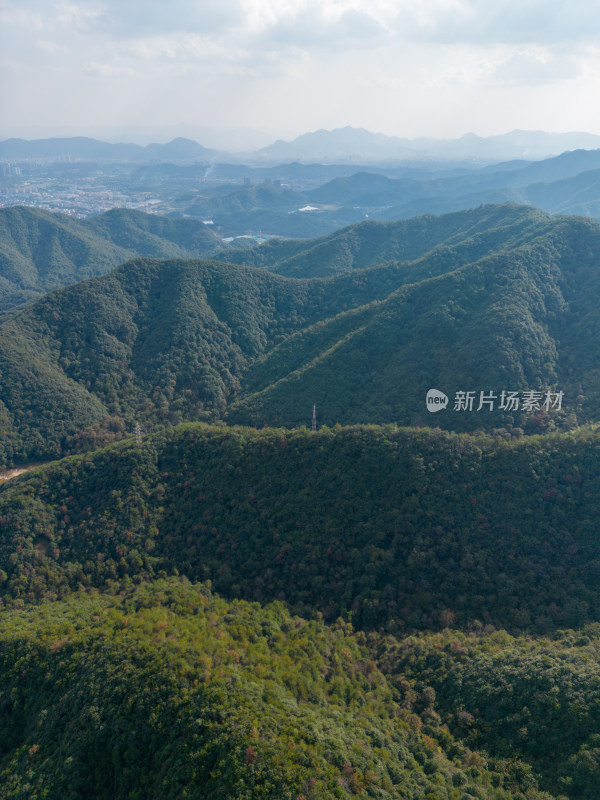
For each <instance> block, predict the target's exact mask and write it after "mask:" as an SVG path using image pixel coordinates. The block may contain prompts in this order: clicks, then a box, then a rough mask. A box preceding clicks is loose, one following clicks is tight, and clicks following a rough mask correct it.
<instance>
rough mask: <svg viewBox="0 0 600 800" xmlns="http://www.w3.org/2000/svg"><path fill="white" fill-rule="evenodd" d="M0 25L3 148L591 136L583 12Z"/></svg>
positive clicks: (46, 0)
mask: <svg viewBox="0 0 600 800" xmlns="http://www.w3.org/2000/svg"><path fill="white" fill-rule="evenodd" d="M0 29H1V30H2V33H1V34H0V37H1V38H0V59H1V65H2V66H1V82H0V102H1V117H0V135H2V136H3V137H4V136H7V135H11V136H24V137H26V138H34V137H41V136H45V135H58V134H60V135H65V134H70V135H74V134H77V133H85V134H88V135H90V134H96V135H98V134H100V133H104V134H112V135H113V138H115V137H116V138H130V139H131V138H133V134H135V135H136V136H137V139H138V140H142V139H143V138H144V134H147V136H148V137H150V138H156V136H155V134H157V133H159V132H160V131H163V130H164V132H165V136H164V137H163V138H164V139H166V138H170V134H174V133H177V132H180V133H181V134H183V135H189V134H190V132H193V130H194V129H198V128H201V127H214V128H227V127H232V128H243V127H247V128H255V129H259V130H262V131H266V132H268V133H269V134H274V135H279V136H284V137H285V138H292V137H293V136H295V135H298V134H300V133H304V132H305V131H309V130H315V129H317V128H335V127H343V126H345V125H352V126H355V127H364V128H368V129H369V130H372V131H381V132H383V133H387V134H394V135H397V136H409V137H414V136H420V135H425V136H435V137H455V136H460V135H462V134H463V133H466V132H467V131H474V132H475V133H478V134H481V135H489V134H493V133H504V132H506V131H509V130H512V129H514V128H522V129H529V130H535V129H544V130H548V131H574V130H580V131H589V132H592V133H599V134H600V103H599V102H598V98H599V97H600V14H598V10H597V6H596V4H595V3H592V2H590V0H570V2H568V3H567V2H566V0H560V2H559V0H65V2H61V1H60V0H59V2H52V0H6V1H4V0H0ZM167 132H168V134H169V135H167Z"/></svg>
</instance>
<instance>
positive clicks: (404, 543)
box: [0, 425, 600, 632]
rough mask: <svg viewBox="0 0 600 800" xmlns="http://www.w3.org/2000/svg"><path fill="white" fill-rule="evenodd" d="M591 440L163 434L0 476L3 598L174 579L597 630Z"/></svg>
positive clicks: (299, 602)
mask: <svg viewBox="0 0 600 800" xmlns="http://www.w3.org/2000/svg"><path fill="white" fill-rule="evenodd" d="M598 447H599V439H598V434H597V431H596V430H590V431H579V432H577V433H575V434H553V435H548V436H545V437H529V438H524V439H522V440H520V441H513V442H512V443H506V442H504V441H503V440H502V439H500V438H498V439H490V438H485V437H466V436H464V435H458V434H447V433H442V432H441V431H439V430H438V431H436V430H433V431H432V430H424V431H421V432H417V431H414V430H410V429H396V428H393V427H390V428H377V427H375V426H369V427H360V426H359V427H356V428H337V429H333V430H332V429H327V430H323V431H319V432H317V433H316V434H311V433H310V432H309V431H307V430H306V429H304V430H301V431H296V432H293V431H284V430H278V429H269V430H265V431H260V432H257V431H254V430H252V429H239V430H237V429H227V428H222V429H221V428H206V427H203V426H202V425H200V426H198V425H191V426H190V425H188V426H183V427H182V428H178V429H177V430H176V431H174V432H172V433H170V434H168V435H167V433H165V434H161V435H160V436H154V437H150V438H147V439H144V442H143V446H142V447H141V448H140V447H139V446H138V445H137V444H135V442H132V441H131V440H128V441H127V442H123V443H121V444H118V445H113V448H109V449H107V450H103V451H101V452H99V453H97V454H95V455H91V456H78V457H75V459H74V460H66V461H64V462H59V463H58V464H56V466H52V467H49V468H47V469H46V470H43V471H33V472H31V473H29V475H27V476H22V477H21V478H18V479H15V480H14V481H11V482H8V483H7V484H5V485H4V487H3V488H1V489H0V532H1V546H0V569H1V570H3V573H0V574H2V575H4V585H3V592H4V596H5V599H6V601H8V600H9V599H12V600H13V601H16V600H18V599H26V598H30V599H35V598H37V599H41V598H43V597H46V596H52V597H54V596H64V595H65V593H66V592H68V591H71V590H74V589H76V588H77V587H78V586H79V585H84V586H97V587H104V586H106V585H108V584H109V583H110V581H111V580H114V579H122V578H125V577H127V576H129V577H133V576H135V575H138V576H139V577H140V578H144V579H147V578H152V577H154V576H156V575H158V574H160V572H161V570H165V571H166V572H167V573H171V572H172V571H173V570H177V571H178V572H179V573H181V574H185V575H187V576H188V577H189V578H190V579H193V580H211V581H212V583H213V586H214V588H215V590H216V591H218V592H220V593H224V594H226V595H228V596H242V597H245V598H247V599H256V600H260V601H270V600H273V599H280V600H285V601H286V602H287V603H288V604H289V605H290V607H291V608H293V609H294V610H295V611H296V612H298V613H303V614H305V613H310V612H311V611H312V610H313V609H314V608H318V609H320V610H321V612H322V613H323V614H324V615H325V616H326V618H327V619H330V620H334V619H335V618H336V617H337V616H339V615H340V614H342V615H349V614H351V615H352V619H353V621H354V622H355V624H357V625H360V626H361V627H366V628H378V629H380V630H381V629H387V630H389V631H391V632H402V631H404V630H406V629H428V628H437V627H443V626H444V625H445V624H448V620H450V621H453V622H455V623H456V624H459V625H461V626H463V627H464V626H468V625H469V624H473V623H474V621H475V620H479V621H481V622H482V623H483V624H492V625H494V626H497V627H502V628H508V629H510V630H513V631H515V630H517V631H518V630H536V631H547V630H552V629H554V628H556V627H565V626H579V625H583V624H585V623H587V622H590V621H600V599H599V595H598V580H599V575H600V572H599V570H600V549H599V547H600V545H599V543H598V539H597V536H596V535H595V530H596V528H597V522H598V518H599V512H600V509H599V506H598V503H599V498H600V486H599V485H598V481H599V475H600V471H599V470H598V453H599V450H598ZM99 553H101V554H102V556H101V558H99V557H98V554H99Z"/></svg>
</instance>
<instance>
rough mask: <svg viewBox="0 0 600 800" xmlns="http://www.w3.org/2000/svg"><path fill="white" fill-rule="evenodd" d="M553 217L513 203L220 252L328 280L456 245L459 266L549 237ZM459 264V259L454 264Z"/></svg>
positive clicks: (366, 223)
mask: <svg viewBox="0 0 600 800" xmlns="http://www.w3.org/2000/svg"><path fill="white" fill-rule="evenodd" d="M556 225H557V219H556V217H552V216H551V215H550V214H546V213H545V212H544V211H540V210H539V209H536V208H528V207H526V206H518V205H515V204H509V203H507V204H502V205H488V206H482V207H480V208H476V209H472V210H470V211H458V212H455V213H452V214H445V215H443V216H440V217H437V216H433V215H425V216H422V217H416V218H414V219H409V220H400V221H398V222H376V221H374V220H369V221H364V222H358V223H355V224H354V225H350V226H349V227H346V228H343V229H342V230H339V231H336V232H335V233H332V234H329V235H328V236H322V237H320V238H318V239H312V240H309V241H282V240H279V239H273V240H271V241H269V242H266V243H264V244H262V245H259V246H256V247H254V248H250V249H248V250H240V251H235V250H229V251H226V252H223V253H218V254H217V255H218V257H219V258H222V259H223V260H224V261H229V262H232V263H236V264H245V265H246V266H257V267H266V268H267V269H270V270H272V271H273V272H277V273H278V274H280V275H287V276H288V277H293V278H316V277H331V276H335V275H339V274H340V273H343V272H348V271H350V270H353V269H368V268H370V267H375V266H380V265H382V264H385V263H386V262H389V261H394V262H395V261H415V260H416V259H419V258H422V257H424V256H425V255H427V254H428V253H431V251H433V250H435V249H439V248H443V247H452V248H457V247H459V246H460V248H461V249H460V251H459V252H460V259H462V261H463V263H466V262H467V261H476V260H477V259H478V258H481V257H483V256H485V255H489V254H490V253H493V252H497V251H499V250H509V249H512V248H515V247H518V246H519V245H522V244H525V243H528V242H531V241H533V240H535V239H536V238H538V237H540V236H543V235H545V234H548V233H549V232H550V230H552V229H554V228H555V227H556ZM457 263H459V262H458V260H457Z"/></svg>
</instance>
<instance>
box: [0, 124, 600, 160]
mask: <svg viewBox="0 0 600 800" xmlns="http://www.w3.org/2000/svg"><path fill="white" fill-rule="evenodd" d="M598 147H600V136H596V135H594V134H589V133H546V132H544V131H512V132H511V133H506V134H501V135H497V136H488V137H482V136H477V135H475V134H473V133H468V134H465V135H464V136H462V137H460V138H459V139H434V138H418V139H407V138H399V137H396V136H386V135H384V134H381V133H372V132H370V131H367V130H364V129H362V128H352V127H346V128H337V129H335V130H332V131H327V130H318V131H314V132H311V133H305V134H302V135H301V136H298V137H296V138H295V139H293V140H291V141H283V140H278V141H276V142H274V143H273V144H271V145H268V146H267V147H263V148H261V149H260V150H256V151H254V152H250V153H246V154H239V153H236V154H231V153H227V152H225V151H220V150H214V149H210V148H206V147H203V146H202V145H200V144H198V143H197V142H195V141H192V140H191V139H184V138H177V139H173V140H172V141H171V142H168V143H167V144H150V145H146V146H145V147H142V146H140V145H136V144H124V143H119V144H109V143H107V142H102V141H99V140H97V139H91V138H88V137H82V136H80V137H71V138H52V139H38V140H32V141H27V140H24V139H16V138H13V139H6V140H4V141H3V142H0V158H3V159H6V160H19V159H68V158H71V159H76V160H112V161H133V162H135V161H145V162H149V161H153V160H161V161H169V160H172V161H200V162H206V163H208V162H214V161H224V160H229V161H230V162H231V163H248V164H253V163H265V164H279V163H282V162H286V161H298V162H303V163H311V162H321V163H329V164H331V163H337V164H344V163H350V164H352V163H354V164H376V163H381V164H393V163H403V162H411V161H459V162H460V161H462V162H480V163H494V162H498V161H506V160H510V159H528V160H537V159H541V158H546V157H548V156H552V155H558V154H559V153H562V152H564V151H565V150H574V149H593V148H598Z"/></svg>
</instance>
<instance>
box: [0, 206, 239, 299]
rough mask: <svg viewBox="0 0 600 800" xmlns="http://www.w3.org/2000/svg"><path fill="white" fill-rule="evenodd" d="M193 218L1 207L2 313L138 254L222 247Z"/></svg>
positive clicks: (189, 253)
mask: <svg viewBox="0 0 600 800" xmlns="http://www.w3.org/2000/svg"><path fill="white" fill-rule="evenodd" d="M222 247H223V244H222V242H221V239H220V238H219V237H218V236H217V235H216V234H215V233H213V232H212V231H211V230H210V229H209V228H208V227H207V226H206V225H203V224H202V223H200V222H197V221H194V220H183V219H182V220H172V219H169V218H168V217H160V216H158V215H154V214H144V213H142V212H140V211H133V210H130V209H113V210H112V211H107V212H106V213H104V214H100V215H99V216H97V217H91V218H89V219H86V220H77V219H73V218H71V217H68V216H65V215H63V214H54V213H50V212H48V211H42V210H40V209H34V208H24V207H18V206H16V207H11V208H3V209H0V313H2V312H3V311H8V310H10V309H11V308H17V307H20V306H23V305H24V304H25V303H27V302H30V301H32V300H34V299H36V297H39V296H40V295H42V294H43V293H45V292H48V291H50V290H52V289H56V288H58V287H60V286H66V285H69V284H71V283H76V282H77V281H80V280H83V279H85V278H88V277H91V276H92V275H102V274H104V273H106V272H109V271H110V270H111V269H113V268H114V267H116V266H118V265H119V264H122V263H123V262H124V261H128V260H129V259H130V258H132V257H134V256H153V257H158V258H177V257H180V258H190V257H197V256H206V255H208V254H210V253H212V252H213V251H215V250H217V249H218V248H222Z"/></svg>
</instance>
